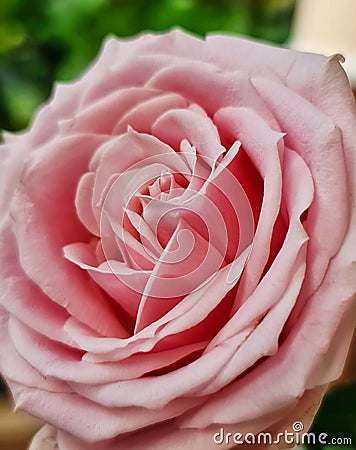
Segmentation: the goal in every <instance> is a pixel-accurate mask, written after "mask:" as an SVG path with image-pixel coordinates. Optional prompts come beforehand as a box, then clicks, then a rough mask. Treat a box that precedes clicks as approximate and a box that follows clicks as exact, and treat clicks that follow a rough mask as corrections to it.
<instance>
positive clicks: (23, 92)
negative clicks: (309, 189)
mask: <svg viewBox="0 0 356 450" xmlns="http://www.w3.org/2000/svg"><path fill="white" fill-rule="evenodd" d="M175 26H179V27H182V28H184V29H186V30H188V31H191V32H193V33H195V34H198V35H201V36H204V35H205V34H206V33H207V32H212V31H222V32H229V33H236V34H238V35H244V36H251V37H253V38H257V39H261V40H265V41H268V42H272V43H276V44H281V45H286V46H291V47H292V48H296V49H299V50H304V51H312V52H320V53H324V54H327V55H330V54H333V53H341V54H343V55H344V56H345V57H346V60H347V63H346V65H345V68H346V70H347V72H348V74H349V77H350V80H351V82H352V83H353V85H354V93H355V96H356V0H32V1H29V0H0V130H1V129H6V130H10V131H18V130H21V129H23V128H24V127H26V126H27V125H28V123H29V122H30V121H31V118H32V117H33V114H34V112H35V111H36V109H37V108H38V107H39V105H40V104H41V103H42V102H44V101H45V100H46V99H47V98H48V96H49V95H50V92H51V89H52V85H53V82H54V80H62V81H68V80H71V79H73V78H75V77H77V76H78V75H79V74H80V73H81V72H82V71H83V70H84V69H85V67H86V66H87V65H88V64H89V63H90V61H91V60H92V59H93V58H94V56H95V55H96V53H97V51H98V49H99V47H100V43H101V41H102V39H103V38H104V36H105V35H107V34H108V33H114V34H116V35H118V36H131V35H135V34H137V33H139V32H142V31H145V30H152V31H159V30H167V29H170V28H172V27H175ZM355 348H356V342H355V339H354V342H353V350H354V351H353V353H355ZM355 381H356V358H355V355H352V356H350V358H349V360H348V363H347V366H346V369H345V373H344V376H343V377H342V383H340V382H339V383H336V384H335V385H334V387H333V389H332V390H331V392H330V394H329V395H328V396H327V398H326V399H325V401H324V403H323V405H322V408H321V410H320V412H319V414H318V416H317V418H316V421H315V423H314V425H313V431H314V432H316V433H318V432H327V433H329V434H330V435H331V434H332V433H333V434H334V435H335V436H337V437H338V436H351V437H352V438H353V443H354V446H353V447H348V450H352V449H356V384H355ZM39 426H40V423H39V422H38V421H36V420H35V419H33V418H31V417H30V416H28V415H26V414H25V413H22V412H16V413H14V412H13V404H12V400H11V397H10V395H9V393H8V391H7V389H6V388H5V385H4V384H1V379H0V450H25V449H26V448H27V446H28V444H29V441H30V439H31V436H32V435H33V434H34V433H35V431H36V430H37V429H38V428H39ZM313 448H316V447H313ZM310 449H311V447H310ZM192 450H195V449H192ZM317 450H318V449H317ZM319 450H331V448H330V447H329V448H326V447H325V448H324V449H323V448H322V447H320V448H319ZM332 450H338V449H337V446H334V447H333V448H332ZM340 450H341V447H340Z"/></svg>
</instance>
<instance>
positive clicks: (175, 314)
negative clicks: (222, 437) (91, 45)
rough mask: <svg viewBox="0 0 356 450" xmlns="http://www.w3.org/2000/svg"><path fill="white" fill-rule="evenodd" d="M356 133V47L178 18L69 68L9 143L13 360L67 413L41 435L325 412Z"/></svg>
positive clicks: (66, 446)
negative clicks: (194, 25)
mask: <svg viewBox="0 0 356 450" xmlns="http://www.w3.org/2000/svg"><path fill="white" fill-rule="evenodd" d="M355 152H356V107H355V103H354V101H353V98H352V93H351V90H350V88H349V85H348V81H347V78H346V76H345V74H344V72H343V70H342V68H341V66H340V64H339V61H338V59H337V57H331V58H326V57H323V56H320V55H312V54H303V53H298V52H294V51H289V50H284V49H279V48H274V47H269V46H266V45H261V44H257V43H253V42H249V41H247V40H242V39H238V38H234V37H227V36H219V35H211V36H208V37H207V38H206V40H204V41H203V40H200V39H197V38H194V37H192V36H189V35H187V34H185V33H183V32H181V31H172V32H170V33H168V34H162V35H143V36H141V37H138V38H136V39H134V40H126V41H125V40H117V39H114V38H110V39H108V40H107V41H106V43H105V45H104V47H103V49H102V51H101V53H100V56H99V58H98V60H97V61H96V62H95V63H94V64H93V66H92V67H91V68H90V69H89V70H88V71H87V73H86V74H84V76H83V77H82V78H81V79H79V80H78V81H77V82H75V83H73V84H68V85H57V86H56V88H55V90H54V94H53V97H52V99H51V100H50V101H49V103H48V104H47V105H46V106H45V107H44V108H43V109H42V110H41V111H40V112H39V113H38V114H37V116H36V118H35V120H34V123H33V124H32V126H31V128H30V129H29V131H28V132H26V133H24V134H19V135H12V134H6V135H5V143H4V145H3V146H2V148H1V154H0V155H1V161H2V164H3V169H2V172H3V173H2V177H1V181H0V193H1V194H0V233H1V241H0V247H1V248H0V259H1V265H0V266H1V272H0V285H1V297H0V305H1V306H0V334H1V339H0V369H1V372H2V374H3V375H4V377H5V379H6V381H7V383H8V384H9V386H10V388H11V390H12V393H13V396H14V399H15V402H16V407H17V408H20V409H24V410H26V411H28V412H29V413H31V414H33V415H35V416H36V417H39V418H41V419H43V420H44V421H45V422H47V423H49V424H50V425H51V426H50V425H47V427H46V428H44V429H43V430H42V432H41V434H39V435H38V436H37V437H36V439H35V440H34V442H33V445H32V448H33V449H34V450H38V449H40V448H41V449H48V450H49V449H50V448H54V446H55V445H58V448H59V449H60V450H82V449H83V450H84V449H85V450H87V449H90V450H91V449H93V450H94V449H95V450H121V449H122V450H137V449H140V450H160V449H162V450H165V449H167V448H169V449H170V450H173V449H177V450H178V449H197V450H198V449H202V450H203V449H204V450H205V449H210V448H211V449H214V448H216V444H215V443H214V441H213V435H214V433H216V432H217V431H219V429H220V427H224V429H225V432H229V431H230V432H232V433H235V432H237V431H238V432H241V433H245V432H250V433H251V432H252V433H258V432H260V431H263V430H265V431H266V430H267V431H270V432H273V433H277V432H278V431H280V430H284V429H288V428H290V427H291V424H292V423H293V421H295V420H301V421H302V422H303V424H304V427H305V429H307V428H308V427H309V426H310V424H311V422H312V419H313V417H314V414H315V412H316V411H317V408H318V406H319V404H320V401H321V399H322V397H323V395H324V393H325V390H326V388H327V386H328V384H329V383H330V382H331V381H332V380H335V379H336V378H337V377H338V376H339V375H340V373H341V371H342V368H343V365H344V361H345V358H346V356H347V352H348V348H349V344H350V340H351V336H352V331H353V329H354V326H355V313H356V310H355V309H356V308H355V279H356V271H355V248H356V242H355V241H356V233H355V197H356V187H355V180H356V177H355V170H356V157H355ZM232 445H233V444H230V445H221V446H219V448H226V449H227V448H231V446H232ZM241 449H242V447H241Z"/></svg>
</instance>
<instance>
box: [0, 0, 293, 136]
mask: <svg viewBox="0 0 356 450" xmlns="http://www.w3.org/2000/svg"><path fill="white" fill-rule="evenodd" d="M293 3H294V2H293V0H31V1H29V0H1V2H0V129H7V130H19V129H22V128H24V127H25V126H26V125H27V124H28V122H29V120H30V118H31V116H32V115H33V112H34V110H35V109H36V108H37V107H38V105H39V104H41V103H42V102H43V101H44V100H45V99H46V98H47V97H48V96H49V94H50V91H51V88H52V84H53V81H54V80H55V79H57V80H71V79H73V78H75V77H77V76H78V75H79V74H80V73H81V72H82V71H83V70H84V68H85V67H86V66H87V65H88V64H89V62H90V61H91V60H92V59H93V58H94V57H95V55H96V53H97V52H98V49H99V47H100V44H101V42H102V40H103V38H104V37H105V36H106V35H107V34H109V33H113V34H116V35H117V36H132V35H135V34H137V33H140V32H142V31H148V30H152V31H160V30H167V29H170V28H172V27H174V26H179V27H182V28H184V29H186V30H189V31H192V32H194V33H196V34H198V35H202V36H204V35H205V34H206V33H207V32H209V31H225V32H233V33H237V34H244V35H249V36H253V37H256V38H260V39H264V40H268V41H272V42H277V43H282V42H284V41H285V40H286V39H287V38H288V34H289V27H290V22H291V17H292V11H293Z"/></svg>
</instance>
